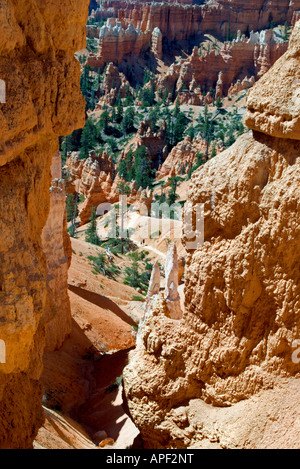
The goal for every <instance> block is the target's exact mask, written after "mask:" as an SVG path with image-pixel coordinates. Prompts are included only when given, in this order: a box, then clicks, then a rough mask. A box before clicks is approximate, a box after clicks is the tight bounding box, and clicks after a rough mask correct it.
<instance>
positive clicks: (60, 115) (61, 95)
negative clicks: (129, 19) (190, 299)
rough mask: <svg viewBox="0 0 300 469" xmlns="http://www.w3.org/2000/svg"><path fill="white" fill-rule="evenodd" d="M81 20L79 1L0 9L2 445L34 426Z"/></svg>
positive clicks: (75, 99)
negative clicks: (57, 161) (52, 223)
mask: <svg viewBox="0 0 300 469" xmlns="http://www.w3.org/2000/svg"><path fill="white" fill-rule="evenodd" d="M87 14H88V1H87V0H76V1H75V0H71V1H70V0H60V1H58V0H53V1H51V2H50V1H45V2H42V3H41V2H40V3H39V4H37V3H36V2H35V1H33V0H29V1H27V2H24V1H21V0H15V1H13V2H12V1H11V0H5V1H4V2H1V5H0V27H1V42H0V76H1V79H2V80H4V81H5V83H6V103H3V104H0V127H1V136H0V184H1V198H0V204H1V220H0V227H1V228H0V240H1V242H0V245H1V247H0V302H1V313H0V314H1V319H0V339H1V341H3V342H4V344H5V350H6V357H5V360H2V361H5V363H0V427H1V434H0V447H1V448H30V447H31V446H32V441H33V438H34V436H35V434H36V432H37V430H38V427H39V425H40V424H41V421H42V410H41V399H42V389H41V386H40V384H39V377H40V373H41V369H42V355H43V349H44V345H45V327H46V324H47V322H48V320H49V317H48V315H47V314H45V311H46V303H47V274H48V272H47V258H46V256H45V252H46V251H47V250H46V249H45V245H43V243H42V230H43V228H44V226H45V224H46V221H47V217H48V213H49V209H50V197H49V188H50V185H51V179H52V177H51V171H50V167H51V163H52V157H53V155H54V154H55V153H56V152H57V150H58V137H59V136H61V135H69V134H70V133H71V132H72V131H73V130H74V129H75V128H80V127H82V126H83V125H84V107H85V102H84V99H83V97H82V95H81V93H80V89H79V81H80V66H79V63H78V62H77V61H76V60H75V58H74V53H75V52H76V51H78V50H80V49H82V48H83V47H84V46H85V24H86V20H87ZM0 361H1V360H0Z"/></svg>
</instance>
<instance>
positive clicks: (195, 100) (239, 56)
mask: <svg viewBox="0 0 300 469" xmlns="http://www.w3.org/2000/svg"><path fill="white" fill-rule="evenodd" d="M287 48H288V42H282V41H281V42H279V41H278V40H277V38H276V35H275V33H274V32H273V31H270V30H268V31H261V33H253V34H251V35H250V38H249V39H247V38H246V37H245V36H244V35H241V34H240V33H239V34H238V37H237V39H235V40H234V41H232V42H225V43H224V44H223V45H222V46H217V47H216V48H215V49H214V48H212V49H211V50H210V51H209V50H207V49H206V50H205V51H204V49H202V48H199V49H198V48H197V47H194V50H193V53H192V54H191V55H190V56H189V57H188V58H186V59H185V58H181V59H178V60H177V62H176V63H175V64H172V65H171V66H170V67H169V69H168V71H167V73H166V74H165V75H164V76H162V77H160V78H158V80H157V89H158V90H160V93H163V92H164V91H165V90H166V89H167V90H168V91H169V95H170V96H172V93H173V90H174V89H175V90H176V91H177V92H179V93H180V95H179V99H180V101H181V102H182V103H184V102H190V104H196V105H203V104H205V97H204V96H202V93H201V90H203V89H204V90H206V92H208V91H209V90H210V89H211V88H213V89H216V91H217V92H218V96H219V97H221V98H222V97H223V96H227V94H228V92H230V93H229V94H233V93H234V92H235V91H241V89H243V87H244V89H245V88H250V87H252V86H253V84H254V82H255V81H256V80H257V79H259V78H260V77H261V76H262V75H263V74H264V73H266V72H267V71H268V70H269V69H270V68H271V66H272V65H273V64H274V63H275V62H276V61H277V60H278V59H279V58H280V57H281V56H282V55H283V54H284V52H286V50H287ZM220 73H221V75H220ZM217 86H219V88H218V90H217ZM199 88H200V89H199ZM182 90H184V91H182Z"/></svg>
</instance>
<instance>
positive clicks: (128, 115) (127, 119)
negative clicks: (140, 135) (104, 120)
mask: <svg viewBox="0 0 300 469" xmlns="http://www.w3.org/2000/svg"><path fill="white" fill-rule="evenodd" d="M122 128H123V131H124V133H125V134H130V133H131V132H132V131H133V130H134V108H133V107H129V108H128V109H126V112H125V115H124V118H123V120H122Z"/></svg>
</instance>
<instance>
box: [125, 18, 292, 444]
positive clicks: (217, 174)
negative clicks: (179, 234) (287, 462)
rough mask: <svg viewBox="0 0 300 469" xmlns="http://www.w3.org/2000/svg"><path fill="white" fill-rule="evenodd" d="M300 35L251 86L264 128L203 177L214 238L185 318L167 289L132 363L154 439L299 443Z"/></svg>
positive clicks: (189, 292)
mask: <svg viewBox="0 0 300 469" xmlns="http://www.w3.org/2000/svg"><path fill="white" fill-rule="evenodd" d="M299 40H300V23H297V25H296V27H295V29H294V32H293V35H292V39H291V44H290V48H289V50H288V52H287V53H286V54H285V55H284V56H283V57H282V58H281V59H280V61H279V62H277V63H276V64H275V66H274V68H272V69H271V70H270V71H269V72H268V73H267V74H266V75H265V76H264V78H263V79H262V80H260V81H259V82H258V84H257V85H255V87H254V88H253V91H252V92H251V94H250V97H249V101H248V116H247V123H248V125H249V126H250V127H251V128H252V129H254V130H253V131H251V132H249V133H247V134H245V135H244V136H242V137H240V138H239V139H238V140H237V142H236V143H235V144H234V145H233V146H232V147H231V148H229V149H228V150H226V151H225V152H223V153H221V154H219V155H218V156H217V157H215V158H214V159H212V160H211V161H209V162H208V163H207V164H205V165H204V166H203V167H202V168H201V169H199V170H198V171H197V172H196V173H195V174H194V176H193V177H192V180H191V185H190V189H189V195H188V199H189V201H190V202H191V203H192V205H193V206H195V205H196V204H199V203H200V204H204V213H205V239H204V244H203V246H202V247H201V248H200V249H197V250H194V251H189V252H188V255H187V258H186V261H187V262H186V270H185V313H184V316H183V319H182V320H180V321H175V320H172V319H171V318H169V317H167V315H166V305H165V302H164V300H163V299H162V298H159V297H158V298H157V300H156V302H155V303H154V304H153V306H152V310H151V313H149V315H148V319H147V320H146V321H145V323H143V324H142V327H141V329H140V330H139V336H140V338H141V340H140V342H139V344H138V346H137V348H136V350H135V351H134V352H132V353H131V356H130V361H129V365H128V366H127V367H126V368H125V370H124V382H125V391H126V395H127V399H128V406H129V410H130V413H131V416H132V417H133V419H134V421H135V423H136V425H137V426H138V428H139V429H140V431H141V434H142V437H143V440H144V443H145V446H146V447H149V448H153V447H155V448H186V447H194V448H205V447H209V448H236V447H241V448H264V447H265V448H267V447H270V446H272V447H281V448H284V447H288V448H296V447H298V444H299V437H300V435H299V429H298V428H297V427H296V426H295V422H296V421H297V419H299V408H300V405H299V404H300V402H299V395H300V394H299V383H300V382H299V376H300V364H299V363H297V360H293V359H292V354H293V351H294V349H293V342H294V340H295V339H299V334H300V319H299V311H300V287H299V285H300V274H299V268H298V266H299V260H300V258H299V253H300V236H299V230H298V229H297V227H298V226H299V200H300V192H299V188H300V162H299V154H300V153H299V152H300V144H299V131H298V127H297V126H298V121H299V113H300V108H299V106H298V107H297V101H296V102H295V100H294V99H293V90H292V89H291V83H293V82H294V80H295V79H298V70H299V63H298V62H299V48H300V42H299ZM285 79H286V82H285ZM283 113H284V120H283V119H282V114H283ZM260 124H262V129H260ZM262 132H263V133H262ZM273 388H274V391H273ZM295 389H297V392H296V393H295ZM276 396H280V398H277V397H276ZM225 408H226V409H225ZM274 416H276V417H275V420H274V418H273V417H274Z"/></svg>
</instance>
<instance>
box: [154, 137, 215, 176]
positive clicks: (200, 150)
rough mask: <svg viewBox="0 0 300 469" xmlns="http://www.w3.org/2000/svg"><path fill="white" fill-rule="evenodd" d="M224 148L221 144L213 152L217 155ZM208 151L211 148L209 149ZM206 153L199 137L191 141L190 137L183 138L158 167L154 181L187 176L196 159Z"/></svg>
mask: <svg viewBox="0 0 300 469" xmlns="http://www.w3.org/2000/svg"><path fill="white" fill-rule="evenodd" d="M223 149H224V148H223V147H222V145H221V143H220V145H219V146H218V147H215V150H216V151H217V152H218V153H219V152H220V151H222V150H223ZM210 150H212V148H211V147H210ZM205 152H206V143H205V141H204V140H202V138H201V137H197V138H194V139H193V140H191V138H190V137H185V138H184V139H183V140H182V141H181V142H179V143H177V145H176V146H175V147H174V148H172V150H171V152H170V153H169V155H168V156H167V158H166V159H165V161H164V162H163V164H162V165H161V166H160V167H159V170H158V172H157V174H156V179H157V180H159V179H162V178H164V177H167V176H180V175H182V174H187V173H188V171H189V169H191V168H192V167H193V166H194V164H195V163H196V162H197V157H201V154H202V156H203V155H204V154H205Z"/></svg>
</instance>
